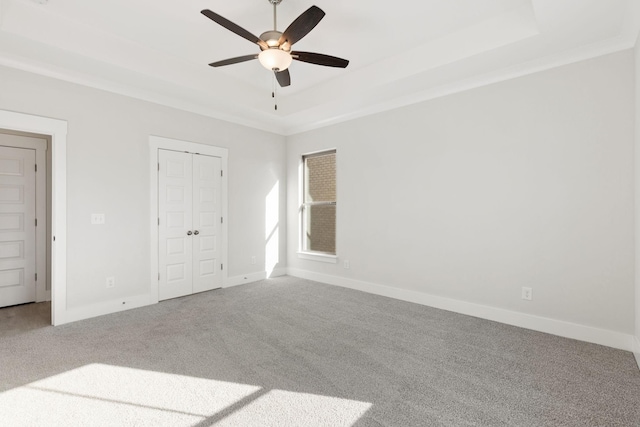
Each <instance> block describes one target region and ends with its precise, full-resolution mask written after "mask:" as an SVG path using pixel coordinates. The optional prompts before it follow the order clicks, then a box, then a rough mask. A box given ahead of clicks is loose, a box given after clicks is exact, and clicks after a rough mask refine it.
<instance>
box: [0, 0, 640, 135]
mask: <svg viewBox="0 0 640 427" xmlns="http://www.w3.org/2000/svg"><path fill="white" fill-rule="evenodd" d="M639 3H640V1H639V0H398V1H394V2H389V1H381V0H350V1H344V0H342V1H338V0H304V1H303V0H283V2H282V4H281V5H280V6H278V29H279V30H280V31H283V30H284V29H285V28H286V26H287V25H289V23H291V22H292V21H293V20H294V19H295V18H296V17H297V16H298V15H299V14H301V13H302V12H303V11H305V10H306V9H307V8H309V7H310V6H311V5H312V4H315V5H317V6H318V7H320V8H321V9H323V10H324V11H325V13H326V16H325V18H324V19H323V20H322V21H321V22H320V24H319V25H318V26H317V27H316V28H315V29H314V30H313V31H311V33H309V35H307V36H306V37H305V38H304V39H302V40H301V41H299V42H298V43H297V44H296V45H295V49H296V50H304V51H311V52H318V53H325V54H329V55H333V56H338V57H342V58H346V59H349V60H350V61H351V62H350V64H349V67H348V68H346V69H335V68H330V67H321V66H317V65H310V64H306V63H302V62H297V61H294V63H293V64H292V66H291V68H290V71H291V80H292V84H291V86H290V87H288V88H282V89H279V90H278V111H275V110H274V108H273V100H272V99H271V89H272V87H273V78H272V73H270V72H269V71H267V70H265V69H264V68H262V67H261V66H260V64H259V63H258V62H257V61H250V62H245V63H241V64H236V65H231V66H227V67H221V68H211V67H209V66H208V65H207V64H208V63H210V62H213V61H217V60H221V59H226V58H230V57H235V56H240V55H247V54H251V53H257V52H259V48H258V47H257V46H256V45H254V44H252V43H250V42H248V41H247V40H244V39H242V38H241V37H239V36H237V35H235V34H233V33H231V32H229V31H228V30H226V29H224V28H223V27H221V26H219V25H217V24H216V23H214V22H213V21H211V20H209V19H207V18H206V17H204V16H203V15H201V14H200V10H202V9H211V10H213V11H214V12H216V13H218V14H220V15H222V16H224V17H225V18H227V19H229V20H231V21H233V22H235V23H236V24H238V25H240V26H241V27H243V28H245V29H247V30H249V31H250V32H251V33H253V34H255V35H257V36H259V35H260V33H262V32H263V31H266V30H270V29H272V26H273V16H272V13H273V12H272V10H273V9H272V6H271V4H269V2H268V0H251V1H226V2H223V1H220V0H190V1H175V0H153V1H152V0H136V1H131V0H109V1H105V2H97V1H92V0H0V65H5V66H10V67H15V68H19V69H23V70H27V71H31V72H36V73H40V74H44V75H49V76H53V77H56V78H61V79H64V80H69V81H73V82H77V83H80V84H84V85H88V86H93V87H97V88H101V89H105V90H110V91H113V92H117V93H122V94H126V95H129V96H133V97H136V98H141V99H145V100H149V101H152V102H157V103H161V104H166V105H170V106H173V107H177V108H181V109H185V110H189V111H194V112H197V113H201V114H206V115H209V116H212V117H216V118H221V119H224V120H228V121H232V122H236V123H240V124H244V125H248V126H252V127H255V128H258V129H264V130H268V131H272V132H276V133H280V134H284V135H289V134H293V133H297V132H301V131H305V130H308V129H313V128H317V127H320V126H324V125H327V124H331V123H336V122H339V121H343V120H347V119H350V118H355V117H359V116H362V115H366V114H371V113H375V112H380V111H384V110H387V109H389V108H395V107H399V106H402V105H407V104H410V103H414V102H419V101H422V100H426V99H430V98H433V97H437V96H442V95H444V94H447V93H452V92H456V91H460V90H464V89H467V88H472V87H476V86H479V85H483V84H488V83H491V82H495V81H499V80H502V79H505V78H510V77H514V76H518V75H523V74H526V73H530V72H533V71H537V70H542V69H546V68H550V67H553V66H557V65H561V64H566V63H570V62H573V61H577V60H581V59H586V58H590V57H594V56H598V55H602V54H606V53H609V52H615V51H618V50H621V49H626V48H630V47H631V46H633V44H634V43H635V40H636V36H637V34H638V29H639V28H640V5H639Z"/></svg>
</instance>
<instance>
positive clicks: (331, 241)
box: [305, 205, 336, 254]
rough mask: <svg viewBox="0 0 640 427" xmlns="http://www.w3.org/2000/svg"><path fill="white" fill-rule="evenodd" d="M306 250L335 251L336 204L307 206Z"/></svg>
mask: <svg viewBox="0 0 640 427" xmlns="http://www.w3.org/2000/svg"><path fill="white" fill-rule="evenodd" d="M305 211H306V215H305V216H306V220H307V227H306V236H305V242H306V248H305V249H306V250H309V251H317V252H327V253H330V254H335V253H336V206H335V205H317V206H307V207H306V209H305Z"/></svg>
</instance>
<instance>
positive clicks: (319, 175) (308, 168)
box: [300, 150, 337, 255]
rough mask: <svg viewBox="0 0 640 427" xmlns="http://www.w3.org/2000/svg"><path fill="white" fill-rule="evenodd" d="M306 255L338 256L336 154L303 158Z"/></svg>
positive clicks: (302, 209)
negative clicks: (308, 253)
mask: <svg viewBox="0 0 640 427" xmlns="http://www.w3.org/2000/svg"><path fill="white" fill-rule="evenodd" d="M302 163H303V181H302V182H303V188H302V195H303V196H302V206H301V209H300V212H301V217H302V218H301V221H300V222H301V224H302V243H301V248H302V251H303V252H316V253H320V254H325V255H335V254H336V208H337V203H336V151H335V150H331V151H324V152H321V153H314V154H309V155H305V156H302Z"/></svg>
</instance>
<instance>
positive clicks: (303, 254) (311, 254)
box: [298, 148, 338, 264]
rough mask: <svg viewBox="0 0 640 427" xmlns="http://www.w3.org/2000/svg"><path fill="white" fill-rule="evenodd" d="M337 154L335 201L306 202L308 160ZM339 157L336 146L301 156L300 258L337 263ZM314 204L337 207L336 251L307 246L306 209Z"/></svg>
mask: <svg viewBox="0 0 640 427" xmlns="http://www.w3.org/2000/svg"><path fill="white" fill-rule="evenodd" d="M331 154H333V155H335V156H336V172H335V175H336V176H335V178H336V197H335V200H333V201H323V202H306V201H305V195H306V191H307V168H306V160H307V159H310V158H314V157H321V156H326V155H331ZM337 159H338V150H337V149H335V148H331V149H326V150H321V151H315V152H311V153H305V154H302V155H301V156H300V168H299V184H300V185H299V187H298V188H299V200H300V203H299V207H298V212H299V224H300V227H299V239H298V245H299V246H298V247H299V249H298V258H300V259H306V260H311V261H320V262H326V263H332V264H335V263H337V262H338V247H337V246H338V245H337V237H338V236H337V234H338V233H337V212H338V200H337V199H338V195H337V181H338V170H337V169H338V168H337ZM312 206H335V209H336V231H335V236H334V239H335V241H336V251H335V253H331V252H323V251H314V250H311V249H309V248H307V247H306V243H305V242H306V233H307V227H308V224H307V221H306V219H305V215H306V211H307V209H308V208H309V207H312Z"/></svg>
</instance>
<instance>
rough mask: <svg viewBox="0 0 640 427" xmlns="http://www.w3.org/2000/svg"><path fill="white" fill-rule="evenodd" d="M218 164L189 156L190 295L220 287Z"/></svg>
mask: <svg viewBox="0 0 640 427" xmlns="http://www.w3.org/2000/svg"><path fill="white" fill-rule="evenodd" d="M220 170H221V160H220V158H219V157H211V156H203V155H200V154H194V155H193V228H194V231H193V292H194V293H195V292H202V291H208V290H211V289H216V288H219V287H221V286H222V277H221V275H220V249H219V245H218V238H219V235H220V218H221V215H220V205H221V194H220V190H221V185H222V180H221V178H220Z"/></svg>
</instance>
